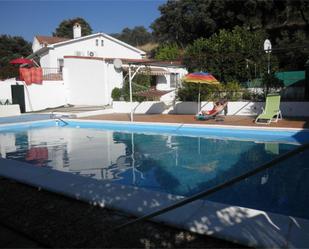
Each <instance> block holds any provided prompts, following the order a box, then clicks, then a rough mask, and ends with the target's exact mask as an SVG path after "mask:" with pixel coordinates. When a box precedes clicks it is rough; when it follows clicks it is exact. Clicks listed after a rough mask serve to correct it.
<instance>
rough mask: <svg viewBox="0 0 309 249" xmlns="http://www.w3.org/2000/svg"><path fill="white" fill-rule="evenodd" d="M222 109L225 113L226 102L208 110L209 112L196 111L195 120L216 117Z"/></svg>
mask: <svg viewBox="0 0 309 249" xmlns="http://www.w3.org/2000/svg"><path fill="white" fill-rule="evenodd" d="M223 111H224V115H225V116H226V114H227V102H225V103H224V104H223V105H221V106H220V108H219V109H216V110H215V109H213V110H211V111H210V114H202V113H198V114H196V115H195V119H196V120H209V119H216V117H217V115H218V114H220V113H221V112H223Z"/></svg>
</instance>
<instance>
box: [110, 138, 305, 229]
mask: <svg viewBox="0 0 309 249" xmlns="http://www.w3.org/2000/svg"><path fill="white" fill-rule="evenodd" d="M307 149H309V143H307V144H303V145H300V146H299V147H297V148H296V149H294V150H291V151H288V152H286V153H284V154H283V155H281V156H278V157H276V158H274V159H272V160H270V161H269V162H267V163H265V164H263V165H261V166H259V167H257V168H256V169H253V170H250V171H248V172H246V173H244V174H242V175H240V176H237V177H234V178H232V179H230V180H228V181H225V182H223V183H221V184H218V185H217V186H215V187H213V188H211V189H208V190H205V191H202V192H200V193H197V194H195V195H193V196H190V197H187V198H184V199H182V200H180V201H178V202H176V203H174V204H171V205H169V206H166V207H164V208H162V209H160V210H157V211H154V212H153V213H150V214H146V215H144V216H142V217H139V218H136V219H135V220H133V221H129V222H127V223H124V224H122V225H120V226H118V227H116V228H115V229H114V230H119V229H122V228H124V227H127V226H129V225H133V224H135V223H137V222H140V221H144V220H147V219H151V218H153V217H156V216H158V215H161V214H164V213H166V212H169V211H171V210H174V209H176V208H179V207H182V206H184V205H186V204H188V203H191V202H193V201H196V200H199V199H201V198H202V197H206V196H208V195H211V194H213V193H215V192H217V191H219V190H221V189H224V188H226V187H229V186H231V185H233V184H235V183H237V182H240V181H242V180H244V179H246V178H248V177H250V176H254V175H256V174H258V173H260V172H262V171H264V170H266V169H269V168H272V167H273V166H275V165H277V164H278V163H280V162H283V161H284V160H286V159H288V158H290V157H292V156H295V155H297V154H299V153H301V152H304V151H305V150H307Z"/></svg>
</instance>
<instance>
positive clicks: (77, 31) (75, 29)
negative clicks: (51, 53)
mask: <svg viewBox="0 0 309 249" xmlns="http://www.w3.org/2000/svg"><path fill="white" fill-rule="evenodd" d="M81 36H82V28H81V26H80V24H79V23H75V24H74V26H73V38H74V39H76V38H79V37H81Z"/></svg>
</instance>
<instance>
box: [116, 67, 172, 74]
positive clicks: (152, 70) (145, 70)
mask: <svg viewBox="0 0 309 249" xmlns="http://www.w3.org/2000/svg"><path fill="white" fill-rule="evenodd" d="M131 67H132V65H131ZM122 68H123V70H124V71H128V70H129V65H123V66H122ZM138 73H139V74H144V75H170V74H171V72H169V71H168V70H167V69H166V68H162V67H153V66H141V67H140V69H139V71H138Z"/></svg>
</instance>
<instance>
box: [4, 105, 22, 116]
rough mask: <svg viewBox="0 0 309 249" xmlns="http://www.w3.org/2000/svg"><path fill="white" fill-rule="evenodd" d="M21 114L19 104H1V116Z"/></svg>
mask: <svg viewBox="0 0 309 249" xmlns="http://www.w3.org/2000/svg"><path fill="white" fill-rule="evenodd" d="M17 115H20V108H19V105H0V117H10V116H17Z"/></svg>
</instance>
